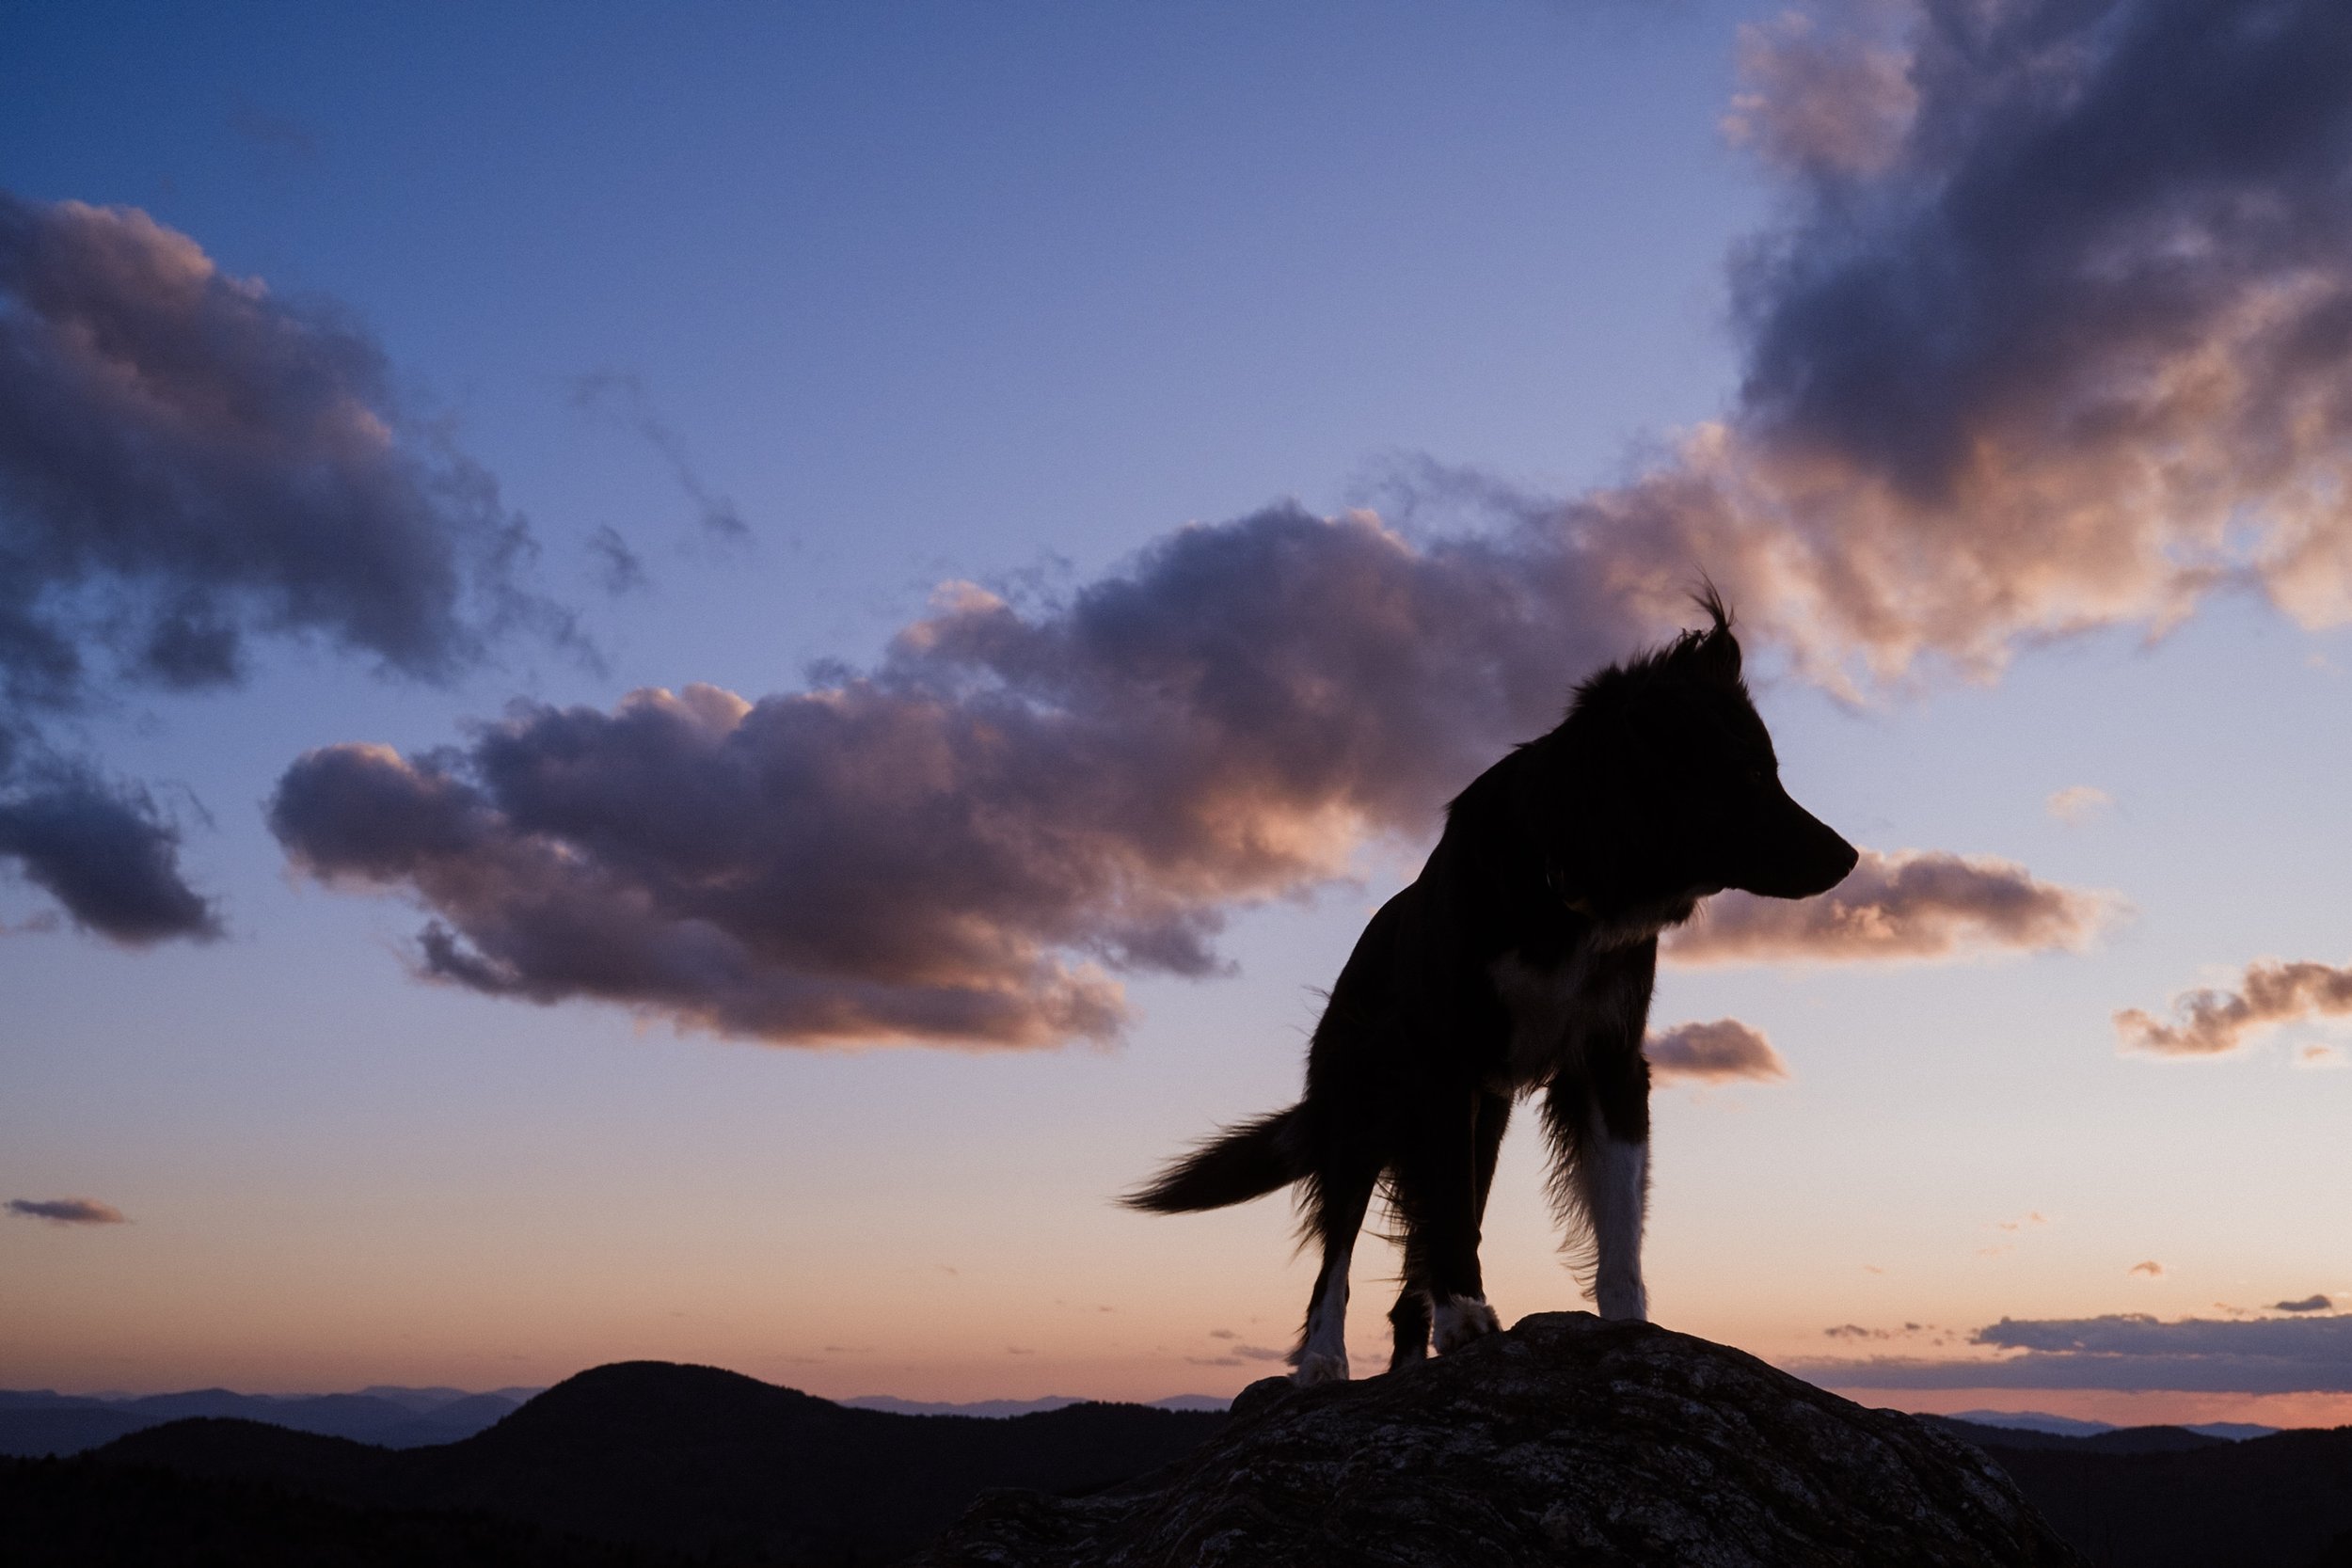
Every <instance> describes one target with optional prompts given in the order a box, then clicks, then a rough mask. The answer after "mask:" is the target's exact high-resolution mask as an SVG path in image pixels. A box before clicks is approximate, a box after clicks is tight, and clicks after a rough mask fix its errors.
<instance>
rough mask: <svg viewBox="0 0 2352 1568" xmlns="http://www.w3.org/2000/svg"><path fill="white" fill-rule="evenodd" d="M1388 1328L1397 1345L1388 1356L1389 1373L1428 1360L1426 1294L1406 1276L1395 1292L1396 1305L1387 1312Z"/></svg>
mask: <svg viewBox="0 0 2352 1568" xmlns="http://www.w3.org/2000/svg"><path fill="white" fill-rule="evenodd" d="M1389 1328H1390V1331H1391V1333H1392V1334H1393V1335H1394V1337H1395V1345H1396V1348H1395V1349H1394V1350H1392V1351H1391V1352H1390V1353H1389V1370H1391V1371H1394V1370H1397V1369H1398V1368H1399V1367H1405V1366H1410V1365H1411V1364H1412V1363H1413V1362H1416V1361H1423V1360H1426V1359H1428V1356H1429V1291H1428V1290H1427V1288H1426V1287H1424V1286H1422V1285H1421V1284H1420V1283H1419V1282H1417V1281H1416V1280H1415V1279H1414V1278H1413V1276H1412V1275H1411V1274H1410V1273H1409V1272H1407V1273H1406V1276H1405V1284H1404V1288H1403V1289H1401V1290H1399V1291H1397V1292H1396V1305H1395V1306H1394V1307H1390V1308H1389Z"/></svg>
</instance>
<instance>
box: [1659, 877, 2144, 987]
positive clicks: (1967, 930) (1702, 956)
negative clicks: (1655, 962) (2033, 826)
mask: <svg viewBox="0 0 2352 1568" xmlns="http://www.w3.org/2000/svg"><path fill="white" fill-rule="evenodd" d="M2123 910H2124V905H2123V904H2122V900H2121V899H2119V898H2118V897H2116V896H2115V895H2112V894H2107V893H2099V892H2091V891H2087V890H2084V889H2079V888H2070V887H2065V886H2062V885H2060V884H2058V883H2056V882H2045V881H2042V880H2041V879H2037V878H2036V877H2035V876H2034V875H2033V874H2032V873H2031V872H2029V871H2027V870H2026V868H2025V867H2024V866H2022V865H2018V864H2016V863H2013V862H2010V861H2004V860H1995V859H1993V858H1992V857H1990V856H1969V855H1955V854H1949V853H1946V852H1943V851H1925V850H1915V849H1906V850H1899V851H1897V852H1895V853H1893V854H1884V853H1881V852H1880V851H1878V850H1875V849H1866V850H1864V851H1863V852H1862V860H1861V863H1859V864H1857V865H1856V866H1855V867H1854V869H1853V871H1852V873H1851V875H1849V876H1848V877H1847V878H1846V879H1845V880H1844V881H1842V882H1840V883H1839V884H1838V885H1837V886H1836V888H1834V889H1832V890H1831V891H1830V892H1828V893H1826V894H1824V895H1821V896H1820V897H1818V898H1807V899H1803V900H1799V901H1795V902H1791V901H1789V900H1787V899H1779V898H1757V897H1755V896H1753V895H1748V894H1744V893H1726V894H1724V895H1720V896H1718V897H1715V898H1710V899H1708V901H1707V903H1706V904H1705V905H1704V906H1703V907H1702V908H1701V910H1700V911H1699V915H1698V918H1696V919H1695V920H1693V921H1692V922H1691V924H1690V925H1689V926H1687V927H1683V928H1682V929H1681V930H1679V931H1677V932H1675V933H1674V934H1673V935H1672V936H1671V937H1669V938H1668V939H1667V941H1666V942H1665V944H1664V947H1663V953H1664V956H1665V957H1666V958H1668V959H1669V960H1671V961H1672V962H1675V963H1683V964H1715V963H1789V962H1805V963H1854V962H1881V963H1883V962H1888V961H1915V962H1916V961H1935V960H1944V959H1954V958H1976V957H1980V956H1985V955H1990V954H1996V953H2035V952H2052V951H2058V952H2065V951H2074V950H2076V949H2079V948H2082V947H2085V946H2087V945H2089V943H2090V942H2091V940H2092V939H2093V938H2095V937H2096V936H2097V935H2098V934H2099V933H2100V932H2101V931H2102V930H2103V929H2105V928H2106V927H2107V926H2108V925H2110V924H2111V923H2112V922H2114V921H2115V920H2116V919H2118V918H2119V917H2120V916H2121V914H2122V911H2123Z"/></svg>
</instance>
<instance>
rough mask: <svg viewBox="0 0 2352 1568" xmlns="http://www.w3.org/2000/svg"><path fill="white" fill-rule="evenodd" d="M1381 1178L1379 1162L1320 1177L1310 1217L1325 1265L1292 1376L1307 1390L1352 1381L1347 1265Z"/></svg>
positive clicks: (1345, 1167) (1354, 1163)
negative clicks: (1314, 1385)
mask: <svg viewBox="0 0 2352 1568" xmlns="http://www.w3.org/2000/svg"><path fill="white" fill-rule="evenodd" d="M1379 1178H1380V1167H1379V1165H1378V1164H1377V1163H1373V1164H1365V1163H1364V1162H1363V1161H1362V1160H1361V1159H1360V1158H1359V1159H1357V1160H1354V1161H1351V1162H1349V1163H1347V1164H1343V1165H1342V1166H1340V1167H1338V1168H1327V1169H1324V1170H1321V1171H1318V1172H1317V1173H1316V1176H1315V1182H1314V1190H1313V1193H1312V1196H1311V1198H1310V1199H1309V1201H1310V1203H1311V1212H1310V1216H1309V1217H1310V1221H1311V1225H1312V1227H1313V1231H1314V1234H1315V1236H1316V1238H1317V1239H1318V1240H1320V1241H1321V1242H1322V1243H1323V1267H1322V1269H1321V1270H1320V1271H1319V1272H1318V1273H1317V1274H1316V1275H1315V1293H1314V1295H1313V1296H1312V1297H1311V1299H1310V1300H1309V1301H1308V1303H1307V1322H1306V1325H1305V1326H1304V1327H1303V1328H1301V1329H1300V1330H1299V1335H1298V1348H1297V1349H1296V1350H1295V1351H1293V1352H1292V1353H1291V1360H1292V1362H1293V1363H1294V1364H1295V1365H1296V1367H1297V1368H1298V1370H1297V1371H1296V1372H1295V1373H1294V1374H1292V1375H1293V1378H1294V1379H1295V1381H1296V1382H1297V1383H1299V1384H1301V1385H1302V1386H1303V1385H1309V1384H1316V1383H1339V1382H1343V1381H1345V1379H1346V1377H1347V1370H1348V1369H1347V1266H1348V1263H1349V1262H1350V1260H1351V1259H1354V1257H1355V1254H1356V1233H1357V1232H1358V1231H1359V1230H1360V1229H1362V1228H1363V1224H1364V1211H1365V1209H1366V1208H1368V1207H1370V1205H1371V1203H1372V1189H1373V1185H1374V1183H1375V1182H1376V1181H1377V1180H1379Z"/></svg>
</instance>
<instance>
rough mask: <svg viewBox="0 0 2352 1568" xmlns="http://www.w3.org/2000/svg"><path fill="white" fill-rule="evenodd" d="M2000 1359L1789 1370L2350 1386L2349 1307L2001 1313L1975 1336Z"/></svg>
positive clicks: (2175, 1386) (1915, 1382) (2036, 1380)
mask: <svg viewBox="0 0 2352 1568" xmlns="http://www.w3.org/2000/svg"><path fill="white" fill-rule="evenodd" d="M1971 1338H1972V1339H1973V1341H1974V1342H1975V1343H1976V1344H1978V1345H1979V1346H1982V1347H1984V1348H1986V1349H1988V1350H1993V1351H2001V1352H2016V1353H2020V1354H2009V1355H2004V1356H2000V1357H1998V1358H1985V1359H1963V1358H1954V1359H1947V1360H1929V1359H1913V1358H1907V1357H1891V1356H1881V1357H1873V1358H1871V1359H1868V1360H1860V1361H1826V1360H1825V1361H1806V1362H1801V1363H1791V1364H1789V1365H1788V1370H1790V1371H1792V1372H1795V1373H1796V1374H1797V1375H1798V1376H1800V1377H1803V1378H1805V1379H1807V1380H1808V1381H1810V1382H1813V1383H1818V1384H1820V1385H1822V1386H1827V1387H1834V1388H1914V1389H1916V1388H2112V1389H2126V1390H2130V1389H2167V1390H2175V1391H2182V1392H2199V1393H2238V1394H2280V1393H2352V1314H2346V1315H2340V1316H2337V1315H2331V1316H2307V1317H2299V1318H2259V1319H2245V1320H2241V1319H2217V1318H2184V1319H2181V1320H2179V1321H2177V1322H2171V1323H2165V1322H2160V1321H2158V1320H2157V1319H2155V1318H2153V1317H2148V1316H2143V1315H2139V1314H2119V1315H2113V1316H2108V1317H2100V1318H2072V1319H2056V1320H2026V1321H2019V1320H2012V1319H2009V1318H2004V1319H2002V1320H2001V1321H2000V1322H1999V1323H1994V1324H1992V1325H1991V1326H1990V1327H1986V1328H1980V1329H1979V1330H1977V1331H1976V1333H1975V1334H1974V1335H1973V1336H1972V1337H1971Z"/></svg>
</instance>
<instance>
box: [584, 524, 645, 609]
mask: <svg viewBox="0 0 2352 1568" xmlns="http://www.w3.org/2000/svg"><path fill="white" fill-rule="evenodd" d="M588 555H589V558H590V560H591V562H593V563H594V569H595V572H596V584H597V586H598V587H600V588H602V589H603V590H604V591H605V592H606V593H608V594H612V595H613V596H614V597H615V598H617V597H619V596H620V595H621V594H628V593H633V592H635V591H637V590H638V589H641V588H644V586H645V580H646V579H645V563H644V561H643V560H642V559H641V558H640V557H639V556H638V554H637V552H636V551H635V550H632V549H630V548H629V547H628V540H626V539H624V538H622V537H621V532H620V530H618V529H616V528H614V527H613V526H612V524H610V523H605V524H602V525H601V526H599V527H598V528H597V530H596V532H594V533H592V534H590V535H589V536H588Z"/></svg>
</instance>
